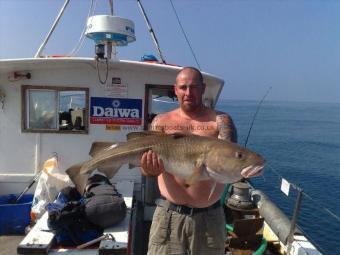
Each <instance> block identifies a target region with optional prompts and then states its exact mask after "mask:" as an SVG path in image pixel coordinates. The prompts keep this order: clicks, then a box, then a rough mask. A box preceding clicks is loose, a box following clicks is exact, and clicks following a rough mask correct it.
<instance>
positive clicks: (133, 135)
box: [126, 130, 166, 141]
mask: <svg viewBox="0 0 340 255" xmlns="http://www.w3.org/2000/svg"><path fill="white" fill-rule="evenodd" d="M151 135H166V134H165V133H162V132H158V131H151V130H149V131H142V132H131V133H128V134H127V135H126V140H128V141H129V140H131V139H135V138H140V137H145V136H151Z"/></svg>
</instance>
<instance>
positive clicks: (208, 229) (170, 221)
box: [141, 67, 237, 255]
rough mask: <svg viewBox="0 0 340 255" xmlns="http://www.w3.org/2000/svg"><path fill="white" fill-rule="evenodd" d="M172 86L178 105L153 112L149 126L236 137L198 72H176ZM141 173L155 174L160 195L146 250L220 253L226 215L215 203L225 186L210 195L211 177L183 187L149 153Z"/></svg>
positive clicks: (179, 181)
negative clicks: (206, 97) (209, 102)
mask: <svg viewBox="0 0 340 255" xmlns="http://www.w3.org/2000/svg"><path fill="white" fill-rule="evenodd" d="M174 90H175V94H176V96H177V98H178V101H179V105H180V107H179V108H178V109H175V110H173V111H171V112H167V113H163V114H159V115H157V116H156V117H155V118H154V120H153V121H152V123H151V129H152V130H155V131H160V132H164V133H168V134H171V133H178V132H180V133H192V134H196V135H201V136H210V137H218V138H219V139H223V140H229V141H232V142H236V141H237V134H236V129H235V126H234V124H233V121H232V119H231V118H230V117H229V115H227V114H226V113H222V112H216V111H215V110H213V109H210V108H207V107H205V106H204V104H203V102H202V95H203V93H204V90H205V84H204V82H203V77H202V74H201V72H200V71H199V70H197V69H196V68H192V67H185V68H183V69H182V70H181V71H180V72H179V73H178V75H177V78H176V84H175V85H174ZM141 171H142V173H143V174H144V175H146V176H158V177H157V178H158V186H159V190H160V193H161V195H162V197H163V198H164V199H159V200H157V201H156V204H157V205H158V206H157V208H156V211H155V213H154V217H153V221H152V226H151V230H150V239H149V250H148V254H149V255H151V254H157V255H158V254H193V255H196V254H209V255H214V254H224V240H225V235H226V233H225V218H224V213H223V209H222V207H221V206H220V203H219V199H220V197H221V195H222V192H223V190H224V185H223V184H220V183H217V185H216V188H215V191H214V193H213V194H212V196H211V198H210V199H208V197H209V194H210V190H211V187H212V185H213V182H212V181H210V180H207V181H200V182H199V183H197V184H195V185H193V186H190V187H187V185H186V184H185V181H184V180H183V179H180V178H178V177H175V176H173V175H171V174H169V173H167V172H165V171H164V166H163V163H162V161H161V160H160V159H159V158H158V157H157V155H156V154H155V153H153V152H152V151H149V152H147V153H145V154H144V155H143V157H142V159H141ZM192 208H194V209H192Z"/></svg>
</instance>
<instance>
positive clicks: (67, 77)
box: [0, 0, 321, 255]
mask: <svg viewBox="0 0 340 255" xmlns="http://www.w3.org/2000/svg"><path fill="white" fill-rule="evenodd" d="M68 2H69V1H68V0H66V1H65V3H64V5H63V7H62V9H61V10H60V13H59V15H58V17H57V18H56V21H55V23H54V24H53V27H52V28H51V31H50V32H49V34H48V35H47V37H46V40H45V41H44V42H43V43H42V45H41V47H40V48H39V49H38V51H37V53H36V55H35V57H34V58H26V59H1V60H0V130H1V131H0V141H1V143H0V183H1V184H0V195H1V196H4V195H8V194H20V193H21V192H22V191H23V190H25V187H28V186H29V184H31V183H32V178H34V177H36V176H37V175H38V174H39V172H40V171H41V169H42V167H43V163H44V162H45V161H46V160H48V159H50V158H51V157H55V158H57V161H58V166H59V168H60V169H63V170H65V169H67V168H68V167H70V166H71V165H73V164H75V163H78V162H82V161H85V160H88V159H89V155H88V153H89V150H90V148H91V145H92V143H93V142H95V141H124V140H125V139H126V135H127V134H128V133H129V132H132V131H141V130H146V129H148V126H149V124H150V123H151V120H152V118H153V117H154V116H155V115H156V114H158V113H159V112H161V109H159V108H157V107H158V103H159V101H165V102H170V103H171V102H175V100H176V99H175V95H174V93H173V84H174V81H175V77H176V74H177V73H178V71H179V70H181V66H176V65H168V64H166V63H165V61H164V60H163V58H162V54H161V52H160V51H159V59H157V58H155V57H152V56H144V57H143V58H142V60H141V61H131V60H122V59H119V56H118V54H117V53H116V51H115V48H116V47H119V46H127V45H128V44H130V43H133V42H134V41H135V40H136V37H135V32H134V23H133V22H132V21H130V20H128V19H125V18H121V17H118V16H114V15H113V13H111V14H112V15H94V16H90V17H89V18H88V21H87V29H86V32H85V34H86V36H87V37H88V38H90V39H92V40H93V41H94V43H93V47H94V48H95V52H96V55H95V56H94V57H91V58H85V57H75V56H60V55H58V56H55V55H52V56H44V55H43V54H42V52H43V50H44V47H45V45H46V43H47V42H48V39H49V37H50V36H51V34H52V33H53V31H54V28H55V27H56V25H57V24H58V20H59V19H60V18H61V16H62V14H63V12H64V10H65V8H67V5H68ZM109 3H110V5H111V6H112V1H109ZM137 4H139V6H140V8H141V10H142V13H143V14H145V10H144V9H143V6H142V5H141V2H140V1H137ZM144 17H145V20H146V22H147V25H148V26H149V30H150V31H152V28H151V25H150V23H149V22H148V19H147V18H146V16H144ZM152 37H153V38H154V39H155V35H154V34H152ZM155 41H157V40H155ZM203 77H204V80H205V83H206V84H207V86H206V90H205V93H204V96H203V102H204V104H205V105H206V106H207V107H211V108H214V107H215V105H216V103H217V100H218V98H219V95H220V92H221V90H222V88H223V85H224V80H223V79H221V78H219V77H217V76H215V75H213V74H209V73H206V72H204V71H203ZM175 105H176V104H175ZM112 182H113V183H115V184H116V186H117V188H118V190H119V191H120V192H121V193H122V194H123V196H124V200H125V202H126V204H127V207H128V213H127V216H126V218H125V219H124V221H123V222H121V223H120V224H118V225H117V226H113V227H112V228H108V229H105V231H104V232H105V233H104V234H106V235H107V236H113V237H114V238H111V239H110V238H102V239H101V240H98V245H97V246H96V245H94V246H91V247H90V248H88V249H86V250H82V249H76V248H75V247H66V248H65V247H55V246H54V234H53V232H52V231H50V230H49V227H48V226H47V224H46V221H47V219H46V217H47V215H46V214H44V215H43V216H42V217H41V218H40V219H39V220H38V221H37V222H36V224H35V225H34V226H32V229H31V230H30V231H29V232H28V233H26V235H22V236H20V237H19V238H18V237H16V238H15V240H14V239H13V238H14V237H13V236H7V235H6V233H4V234H3V236H2V239H0V240H1V241H0V243H1V244H0V246H1V247H6V246H8V245H10V243H11V242H16V243H15V249H14V250H13V251H8V250H5V251H4V252H5V253H6V254H16V253H18V254H33V253H34V254H98V253H99V254H116V253H119V254H146V251H147V240H148V230H149V228H150V223H151V219H152V215H153V211H154V209H155V204H154V200H155V194H157V192H156V190H157V183H156V182H155V180H154V179H152V178H146V177H143V176H142V175H141V174H140V171H139V169H136V168H133V169H130V168H128V166H123V167H122V168H121V169H120V171H119V172H118V174H117V175H116V176H114V178H113V179H112ZM33 192H34V188H31V189H29V190H28V191H27V194H28V193H33ZM221 203H222V204H223V205H224V206H225V210H226V212H227V214H228V215H229V216H232V217H228V225H227V226H226V228H227V229H228V232H229V234H228V239H227V240H226V254H240V253H239V252H242V251H243V252H246V253H243V254H290V255H307V254H321V253H320V252H319V251H318V250H317V249H316V248H315V246H314V245H313V244H312V243H311V242H310V241H309V240H308V239H307V238H306V237H305V236H304V235H303V234H301V232H300V231H299V230H298V229H297V228H296V226H295V223H296V219H294V218H293V219H292V220H290V219H288V217H287V216H286V215H285V214H284V213H282V211H281V210H280V209H279V208H278V207H277V206H276V205H275V204H274V203H273V202H271V201H270V200H269V199H268V198H267V196H266V195H265V194H264V193H262V192H261V191H259V190H256V189H255V188H254V187H252V186H251V185H249V184H248V183H244V182H242V183H237V184H234V185H231V186H227V187H226V192H225V194H224V196H223V197H222V198H221ZM9 206H11V205H9ZM0 210H1V208H0ZM297 213H298V206H297ZM297 213H296V216H297ZM249 226H252V227H249ZM13 240H14V241H13ZM5 253H2V251H0V254H5Z"/></svg>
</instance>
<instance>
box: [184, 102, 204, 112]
mask: <svg viewBox="0 0 340 255" xmlns="http://www.w3.org/2000/svg"><path fill="white" fill-rule="evenodd" d="M181 108H182V110H183V111H184V112H194V111H196V110H197V109H199V108H200V107H199V104H182V105H181Z"/></svg>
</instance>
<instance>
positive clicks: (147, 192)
mask: <svg viewBox="0 0 340 255" xmlns="http://www.w3.org/2000/svg"><path fill="white" fill-rule="evenodd" d="M177 107H178V102H177V98H176V95H175V93H174V87H173V86H172V85H153V84H146V85H145V106H144V129H145V130H148V129H149V127H150V124H151V122H152V120H153V118H154V117H155V116H156V115H157V114H159V113H162V112H167V111H171V110H173V109H175V108H177ZM142 182H143V184H144V185H143V186H144V198H143V200H144V202H145V203H147V204H149V205H154V203H155V202H154V201H155V199H157V198H159V197H160V193H159V189H158V184H157V179H156V178H155V177H144V176H143V180H142Z"/></svg>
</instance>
